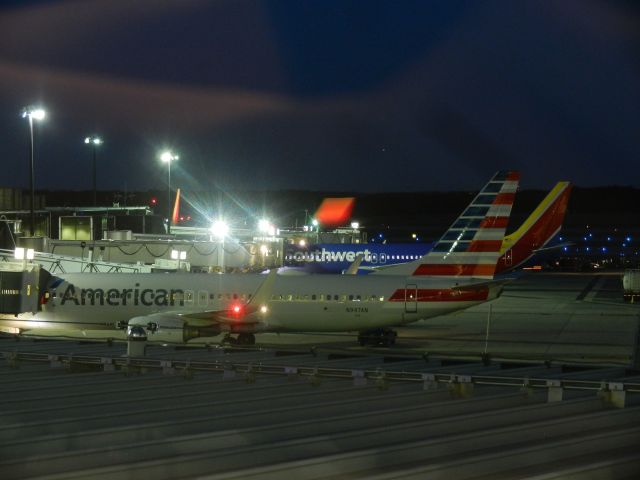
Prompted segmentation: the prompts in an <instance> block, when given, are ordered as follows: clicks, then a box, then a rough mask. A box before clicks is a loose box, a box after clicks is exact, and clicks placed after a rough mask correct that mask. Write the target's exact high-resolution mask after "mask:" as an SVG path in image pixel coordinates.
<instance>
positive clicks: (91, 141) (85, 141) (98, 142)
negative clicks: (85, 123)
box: [84, 136, 102, 145]
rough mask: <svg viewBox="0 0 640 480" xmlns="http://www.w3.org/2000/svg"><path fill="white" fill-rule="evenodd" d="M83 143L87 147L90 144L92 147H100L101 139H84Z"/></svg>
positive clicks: (94, 137) (95, 137)
mask: <svg viewBox="0 0 640 480" xmlns="http://www.w3.org/2000/svg"><path fill="white" fill-rule="evenodd" d="M84 143H85V144H87V145H89V144H90V143H93V144H94V145H102V139H101V138H100V137H97V136H93V137H85V139H84Z"/></svg>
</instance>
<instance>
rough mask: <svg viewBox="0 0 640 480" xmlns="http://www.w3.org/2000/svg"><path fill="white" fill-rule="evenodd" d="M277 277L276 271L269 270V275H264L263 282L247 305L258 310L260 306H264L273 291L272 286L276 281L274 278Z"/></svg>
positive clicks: (274, 269)
mask: <svg viewBox="0 0 640 480" xmlns="http://www.w3.org/2000/svg"><path fill="white" fill-rule="evenodd" d="M277 275H278V269H277V268H273V269H271V270H269V273H268V274H267V275H266V277H267V278H265V280H264V282H262V283H261V284H260V286H259V287H258V289H257V290H256V293H254V294H253V296H252V297H251V300H249V303H247V305H251V306H256V307H258V308H260V307H261V306H262V305H266V304H267V302H268V301H269V298H270V297H271V292H272V291H273V284H274V283H275V281H276V277H277Z"/></svg>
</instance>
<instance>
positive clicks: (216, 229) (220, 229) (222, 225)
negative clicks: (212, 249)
mask: <svg viewBox="0 0 640 480" xmlns="http://www.w3.org/2000/svg"><path fill="white" fill-rule="evenodd" d="M209 230H210V231H211V234H212V235H213V236H214V237H217V238H218V240H220V245H219V246H218V265H220V270H221V271H222V273H224V237H226V236H227V234H228V233H229V225H227V222H225V221H224V220H216V221H215V222H213V224H212V225H211V228H210V229H209Z"/></svg>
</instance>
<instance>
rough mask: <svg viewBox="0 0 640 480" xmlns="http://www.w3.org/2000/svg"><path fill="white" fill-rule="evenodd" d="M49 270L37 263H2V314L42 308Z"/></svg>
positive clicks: (0, 279) (0, 287)
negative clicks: (42, 295) (41, 300)
mask: <svg viewBox="0 0 640 480" xmlns="http://www.w3.org/2000/svg"><path fill="white" fill-rule="evenodd" d="M50 276H51V275H50V274H49V272H47V271H46V270H43V269H41V268H40V266H39V265H37V264H35V263H28V264H24V263H9V262H7V263H2V264H1V266H0V314H15V315H17V314H19V313H27V312H32V313H35V312H37V311H38V310H40V309H41V302H40V297H41V292H42V293H44V292H46V283H47V281H48V279H49V278H50Z"/></svg>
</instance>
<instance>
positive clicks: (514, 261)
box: [497, 182, 571, 272]
mask: <svg viewBox="0 0 640 480" xmlns="http://www.w3.org/2000/svg"><path fill="white" fill-rule="evenodd" d="M570 194H571V184H570V183H569V182H558V183H557V184H556V186H555V187H553V189H552V190H551V191H550V192H549V194H548V195H547V196H546V197H545V198H544V200H542V202H540V204H539V205H538V207H537V208H536V209H535V210H534V211H533V213H531V215H529V218H527V219H526V220H525V221H524V223H523V224H522V225H521V226H520V228H518V229H517V230H516V231H515V232H513V233H512V234H510V235H507V236H506V237H505V238H504V241H503V242H502V246H501V247H500V253H502V256H501V257H500V260H499V261H498V266H497V269H498V272H504V271H507V270H511V269H513V268H516V267H517V266H519V265H522V264H523V263H525V262H526V261H527V260H529V259H530V258H531V257H532V256H533V255H535V253H536V251H538V250H540V249H542V248H544V247H545V246H547V245H548V244H549V242H550V241H551V240H552V239H553V238H554V237H555V236H556V235H557V234H558V232H559V231H560V229H561V228H562V222H563V221H564V217H565V214H566V212H567V206H568V205H569V195H570Z"/></svg>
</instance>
